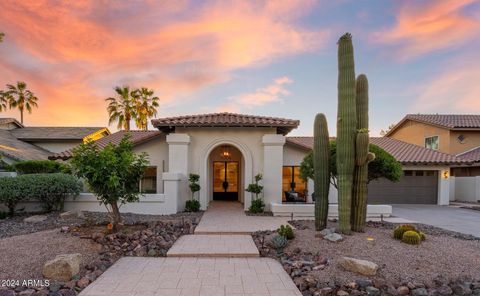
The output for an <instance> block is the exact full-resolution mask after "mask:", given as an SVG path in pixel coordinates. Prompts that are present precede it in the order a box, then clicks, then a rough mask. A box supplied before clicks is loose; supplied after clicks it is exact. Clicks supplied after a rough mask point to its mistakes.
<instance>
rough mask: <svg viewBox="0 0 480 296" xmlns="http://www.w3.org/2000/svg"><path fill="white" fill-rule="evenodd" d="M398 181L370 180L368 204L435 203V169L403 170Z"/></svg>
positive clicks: (436, 193)
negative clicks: (402, 174)
mask: <svg viewBox="0 0 480 296" xmlns="http://www.w3.org/2000/svg"><path fill="white" fill-rule="evenodd" d="M404 173H405V176H403V177H402V179H401V180H400V182H397V183H393V182H390V181H388V180H386V179H379V180H375V181H372V182H370V184H369V185H368V203H370V204H436V203H437V196H438V186H437V185H438V176H437V171H404Z"/></svg>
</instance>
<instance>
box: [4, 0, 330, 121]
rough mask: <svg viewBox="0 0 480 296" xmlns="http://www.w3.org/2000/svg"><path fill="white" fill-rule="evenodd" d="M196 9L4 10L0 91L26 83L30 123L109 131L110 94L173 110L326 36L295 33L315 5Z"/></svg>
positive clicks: (76, 6) (23, 6)
mask: <svg viewBox="0 0 480 296" xmlns="http://www.w3.org/2000/svg"><path fill="white" fill-rule="evenodd" d="M166 2H168V3H166ZM198 3H200V2H196V1H191V2H188V1H173V2H169V1H147V0H145V1H143V2H142V1H137V2H129V1H106V2H103V1H102V2H99V1H95V0H90V1H61V2H53V1H47V0H43V1H13V0H5V1H1V2H0V28H2V31H5V33H6V34H7V36H6V40H5V43H2V44H1V45H0V65H3V66H4V67H5V68H6V69H7V72H8V75H2V76H1V77H0V85H4V84H5V83H11V82H12V81H15V80H25V81H26V82H27V84H28V85H29V86H30V87H31V88H32V90H34V91H35V92H36V94H37V95H38V96H39V97H40V103H39V105H40V109H39V110H35V114H34V115H32V117H31V120H32V122H34V123H42V124H43V123H50V121H51V123H52V124H76V123H80V122H81V123H87V122H89V121H87V120H86V119H85V118H86V117H85V114H81V115H78V116H77V115H72V114H71V113H73V112H76V113H80V112H83V111H85V110H86V111H87V114H88V116H93V117H94V118H95V119H94V120H95V122H106V116H107V115H106V112H105V110H104V102H103V98H105V97H107V96H109V95H111V94H112V93H113V92H112V88H113V87H114V86H116V85H122V84H129V85H132V86H141V85H147V86H148V87H150V88H154V89H156V90H157V92H158V94H159V95H160V96H161V99H162V102H163V106H165V105H168V104H175V100H176V99H178V98H179V97H185V96H188V95H189V94H191V93H192V92H193V91H196V90H198V89H199V88H202V87H205V86H207V85H211V84H213V83H218V82H221V81H225V80H226V79H228V78H229V77H230V73H231V72H232V71H235V70H238V69H244V68H249V67H257V66H261V65H264V64H268V63H270V62H272V61H274V60H277V59H281V58H283V57H287V56H291V55H296V54H299V53H304V52H310V51H314V50H317V49H318V48H320V47H322V46H323V44H322V40H325V38H324V37H326V36H327V35H328V31H326V30H315V31H314V30H307V29H305V28H303V27H301V26H299V25H298V24H297V23H296V21H297V20H298V18H300V17H301V16H303V15H305V14H306V13H308V12H309V10H310V9H311V7H313V5H316V1H295V0H281V1H273V2H271V1H267V2H258V1H252V2H247V1H241V0H238V1H229V2H223V1H212V2H205V3H204V4H202V5H198ZM72 110H73V111H72ZM40 114H42V115H41V116H40ZM102 119H103V121H102ZM90 122H91V121H90Z"/></svg>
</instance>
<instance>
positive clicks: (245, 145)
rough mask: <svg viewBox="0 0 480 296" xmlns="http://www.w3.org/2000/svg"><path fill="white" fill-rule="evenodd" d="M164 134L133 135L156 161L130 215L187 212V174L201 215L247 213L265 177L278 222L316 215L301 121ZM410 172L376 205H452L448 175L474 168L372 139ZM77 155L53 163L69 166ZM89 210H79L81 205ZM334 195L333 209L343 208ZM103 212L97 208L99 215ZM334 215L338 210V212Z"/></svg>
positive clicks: (168, 122)
mask: <svg viewBox="0 0 480 296" xmlns="http://www.w3.org/2000/svg"><path fill="white" fill-rule="evenodd" d="M152 124H153V126H154V127H156V128H157V129H158V131H130V132H128V133H129V134H130V135H131V137H132V141H133V143H134V151H135V152H136V153H141V152H147V153H148V154H149V159H150V167H149V168H148V171H147V175H146V178H145V179H144V180H142V184H141V187H142V188H141V191H143V192H145V193H146V194H145V197H144V198H142V199H141V202H140V203H137V204H132V205H126V206H125V207H126V208H125V211H134V212H142V213H150V214H171V213H176V212H179V211H182V210H183V209H184V205H185V201H186V200H187V199H188V198H189V197H190V196H191V194H190V192H189V189H188V182H187V178H188V174H190V173H196V174H199V175H200V185H201V190H200V192H199V194H198V198H199V201H200V204H201V207H202V209H206V208H207V206H208V204H209V202H210V201H211V200H238V201H240V202H242V203H243V204H244V207H245V209H248V207H249V206H250V203H251V197H252V196H251V194H250V193H248V192H246V191H245V188H246V187H247V186H248V184H249V183H252V182H253V181H254V176H255V175H256V174H258V173H261V174H262V175H263V181H262V184H263V185H264V192H263V198H264V200H265V203H266V205H267V210H271V211H273V212H274V214H276V215H290V214H291V213H294V214H297V215H313V204H312V198H311V194H312V193H313V182H312V181H311V180H309V181H308V182H305V181H303V180H302V179H301V178H300V174H299V166H300V163H301V162H302V160H303V158H304V157H305V155H306V154H307V153H308V152H309V151H310V150H311V147H312V143H313V138H312V137H287V136H286V135H287V134H288V133H289V132H290V131H291V130H293V129H295V128H297V127H298V125H299V124H300V122H299V121H298V120H292V119H284V118H274V117H265V116H252V115H243V114H233V113H213V114H200V115H190V116H179V117H169V118H160V119H154V120H152ZM126 133H127V132H125V131H120V132H117V133H114V134H112V135H109V136H106V137H104V138H102V139H100V140H98V141H97V143H98V144H99V146H100V147H104V146H105V145H106V144H108V143H114V144H115V143H118V141H119V140H120V139H121V138H122V137H123V136H124V135H125V134H126ZM372 143H374V144H376V145H378V146H380V147H381V148H383V149H385V150H386V151H387V152H389V153H390V154H392V155H393V156H394V157H396V158H397V159H398V160H399V161H400V162H401V163H402V164H403V166H404V170H405V174H406V177H404V179H402V181H401V182H400V183H397V184H393V183H391V182H387V181H382V180H381V181H378V182H373V183H372V184H370V186H369V189H370V196H369V199H370V203H371V204H379V203H380V204H386V203H431V204H448V203H449V184H450V182H449V180H448V177H449V175H448V172H449V168H450V166H452V165H460V164H464V163H465V164H467V163H469V161H468V160H464V159H461V158H458V157H456V156H453V155H449V154H446V153H442V152H439V151H434V150H431V149H426V148H422V147H419V146H416V145H412V144H408V143H405V142H402V141H399V140H395V139H389V138H372ZM70 157H71V151H65V152H62V153H57V154H55V155H53V156H51V157H50V158H51V159H62V160H68V159H69V158H70ZM82 198H83V201H84V203H83V204H81V205H80V202H82ZM336 201H337V200H336V190H335V189H334V188H332V190H331V195H330V202H331V203H332V204H335V203H336ZM79 207H80V208H81V209H83V210H86V209H93V207H98V202H97V201H96V199H95V198H94V196H92V195H84V196H83V197H81V198H79V199H78V203H77V204H76V208H77V209H78V208H79ZM95 209H96V210H98V208H95ZM334 212H335V205H333V209H332V210H331V213H334ZM390 212H391V207H389V206H384V205H370V206H369V215H374V214H377V215H378V214H385V215H388V214H389V213H390Z"/></svg>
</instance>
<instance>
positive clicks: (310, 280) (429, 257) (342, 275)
mask: <svg viewBox="0 0 480 296" xmlns="http://www.w3.org/2000/svg"><path fill="white" fill-rule="evenodd" d="M292 224H293V225H294V226H295V228H296V230H295V238H294V239H293V240H291V241H290V242H289V244H288V246H287V247H286V248H285V249H284V253H283V254H280V255H279V254H277V252H276V251H275V250H273V249H272V248H271V247H269V246H268V245H269V244H268V242H269V241H270V239H271V237H273V236H274V235H275V234H276V233H272V232H260V233H256V234H255V235H254V239H255V242H256V244H257V246H258V247H259V249H260V251H261V254H262V255H263V256H269V257H274V258H277V259H278V260H279V261H280V262H281V263H282V264H283V265H284V268H285V269H286V271H287V272H288V273H289V274H290V275H291V277H292V278H293V280H294V282H295V283H296V284H297V286H298V287H299V288H300V290H301V291H302V292H303V293H304V295H326V294H329V293H333V292H334V291H338V290H339V289H341V292H340V294H342V293H343V292H346V293H350V294H352V293H353V294H355V293H356V292H359V293H360V290H361V291H362V292H366V291H367V289H366V288H367V287H368V286H371V287H372V288H375V289H377V288H378V289H379V291H374V290H372V291H370V292H369V294H376V293H377V292H378V293H380V291H383V292H384V293H391V294H394V295H396V294H398V293H397V292H395V293H394V291H397V289H398V288H399V287H401V288H400V290H401V289H405V287H407V291H410V292H412V293H413V290H415V289H425V292H427V291H428V289H430V290H432V289H434V287H436V288H435V289H438V287H443V286H445V285H447V284H449V285H450V288H451V289H453V290H455V289H457V290H458V289H459V285H460V286H462V285H463V286H465V288H466V286H469V289H470V290H471V291H470V292H472V291H473V290H475V289H478V291H475V292H476V293H479V294H475V295H480V269H479V266H480V241H479V240H478V239H475V238H474V237H471V236H468V235H462V234H458V233H453V232H450V231H443V230H441V229H438V228H435V227H431V226H426V225H416V226H417V228H419V229H420V230H422V231H424V232H425V233H427V239H426V241H424V242H422V244H421V245H418V246H412V245H408V244H405V243H402V242H400V241H398V240H395V239H394V238H393V237H392V229H393V225H392V224H388V223H369V226H368V227H367V229H366V232H365V233H356V234H354V235H351V236H344V239H343V241H340V242H336V243H335V242H330V241H327V240H325V239H323V238H322V236H320V235H319V234H318V232H316V231H315V228H314V222H313V221H292ZM329 227H337V224H336V223H332V222H329ZM367 238H369V239H370V240H367ZM262 241H264V243H262ZM262 245H263V246H264V248H262ZM343 256H347V257H353V258H357V259H363V260H368V261H371V262H374V263H376V264H377V265H378V271H377V274H376V275H375V276H371V277H366V276H362V275H358V274H356V273H352V272H349V271H346V270H345V269H344V268H343V267H341V266H340V265H339V261H340V258H341V257H343ZM459 279H460V280H461V282H460V283H459V282H458V280H459ZM477 284H478V285H477ZM455 285H457V286H455ZM361 286H363V287H362V289H360V288H359V287H361ZM463 286H462V287H463ZM322 289H323V290H322ZM444 289H447V288H444ZM435 291H436V290H435ZM317 292H318V293H320V294H315V293H317ZM403 292H405V291H403ZM423 292H424V291H423V290H421V291H416V292H415V293H414V294H415V295H422V293H423ZM430 292H431V293H433V290H432V291H430ZM452 293H453V292H452ZM455 293H456V292H455ZM407 294H408V292H407ZM450 294H451V293H450ZM344 295H347V294H344ZM425 295H426V294H425ZM432 295H438V294H435V293H433V294H432ZM445 295H449V293H446V294H445Z"/></svg>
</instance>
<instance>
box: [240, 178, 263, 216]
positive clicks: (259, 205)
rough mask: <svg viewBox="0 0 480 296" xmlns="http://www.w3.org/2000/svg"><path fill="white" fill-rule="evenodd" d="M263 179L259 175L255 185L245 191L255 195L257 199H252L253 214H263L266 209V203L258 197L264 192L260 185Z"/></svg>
mask: <svg viewBox="0 0 480 296" xmlns="http://www.w3.org/2000/svg"><path fill="white" fill-rule="evenodd" d="M262 179H263V176H262V174H257V175H256V176H255V183H252V184H249V185H248V187H247V189H245V191H247V192H250V193H252V194H255V198H253V199H252V204H251V205H250V208H249V211H250V212H252V213H261V212H263V209H264V208H265V203H264V202H263V200H262V199H261V198H259V197H258V195H259V194H260V193H262V191H263V186H262V185H260V184H258V183H259V182H260V181H261V180H262Z"/></svg>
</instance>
